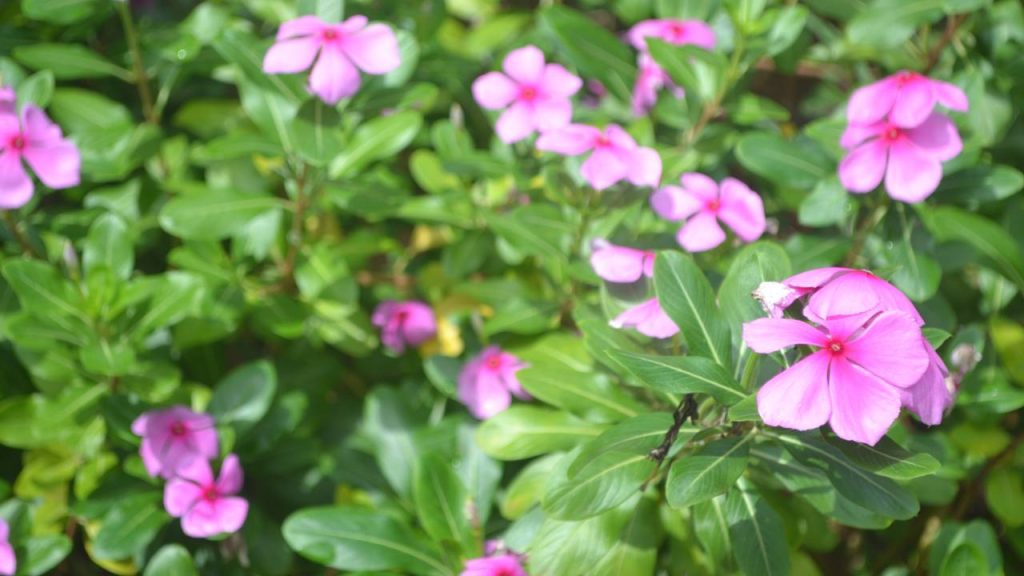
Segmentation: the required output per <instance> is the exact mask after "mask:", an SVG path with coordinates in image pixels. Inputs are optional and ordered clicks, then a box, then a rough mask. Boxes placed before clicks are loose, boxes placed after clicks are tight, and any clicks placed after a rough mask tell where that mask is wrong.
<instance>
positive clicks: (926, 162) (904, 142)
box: [839, 113, 963, 204]
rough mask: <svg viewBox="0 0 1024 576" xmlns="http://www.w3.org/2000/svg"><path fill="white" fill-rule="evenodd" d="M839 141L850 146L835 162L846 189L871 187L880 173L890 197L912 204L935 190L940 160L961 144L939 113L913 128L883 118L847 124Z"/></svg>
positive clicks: (953, 153) (878, 181) (939, 177)
mask: <svg viewBox="0 0 1024 576" xmlns="http://www.w3.org/2000/svg"><path fill="white" fill-rule="evenodd" d="M840 144H841V145H842V146H843V147H844V148H846V149H847V150H850V153H849V154H847V155H846V158H843V161H842V162H841V163H840V164H839V180H840V182H842V184H843V186H844V187H845V188H846V189H847V190H849V191H851V192H857V193H864V192H870V191H872V190H874V189H875V188H876V187H877V186H878V185H879V184H881V182H882V179H883V177H884V179H885V189H886V191H887V192H888V193H889V196H891V197H892V198H894V199H896V200H899V201H901V202H907V203H911V204H913V203H917V202H921V201H922V200H924V199H925V198H927V197H928V196H931V194H932V192H935V189H936V188H938V186H939V182H940V181H941V180H942V163H943V162H946V161H947V160H950V159H952V158H953V157H955V156H956V155H957V154H959V153H960V151H961V150H962V149H963V143H962V142H961V141H960V133H959V132H957V129H956V125H955V124H953V122H952V121H950V119H949V118H946V117H945V116H943V115H941V114H937V113H936V114H932V115H931V116H928V117H927V119H925V120H924V121H923V122H922V123H921V124H919V125H918V126H916V127H914V128H900V127H899V126H897V125H896V124H893V123H891V122H888V121H884V120H882V121H879V122H876V123H874V124H869V125H863V124H850V125H849V126H847V127H846V131H844V132H843V136H842V139H841V140H840Z"/></svg>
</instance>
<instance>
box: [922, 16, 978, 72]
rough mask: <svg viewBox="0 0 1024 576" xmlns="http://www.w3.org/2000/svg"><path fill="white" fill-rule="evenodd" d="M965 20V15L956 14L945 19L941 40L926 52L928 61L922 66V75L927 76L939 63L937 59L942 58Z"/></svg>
mask: <svg viewBox="0 0 1024 576" xmlns="http://www.w3.org/2000/svg"><path fill="white" fill-rule="evenodd" d="M965 20H967V15H966V14H956V15H954V16H950V17H949V18H947V19H946V31H945V32H943V33H942V38H939V41H938V42H937V43H936V44H935V46H932V48H931V50H929V51H928V59H927V60H926V62H925V65H924V73H925V74H927V73H929V72H931V71H932V69H933V68H935V65H936V64H938V63H939V58H941V57H942V51H943V50H945V49H946V46H949V43H950V42H952V41H953V37H954V36H956V31H957V29H958V28H960V25H961V24H963V23H964V21H965Z"/></svg>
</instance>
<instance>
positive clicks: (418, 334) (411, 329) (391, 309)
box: [372, 300, 437, 354]
mask: <svg viewBox="0 0 1024 576" xmlns="http://www.w3.org/2000/svg"><path fill="white" fill-rule="evenodd" d="M372 320H373V325H374V326H376V327H377V328H379V329H380V339H381V342H383V343H384V345H385V346H387V347H388V348H389V349H391V351H392V352H394V353H395V354H401V353H403V352H405V348H406V346H419V345H420V344H423V343H424V342H426V341H427V340H430V339H431V338H433V337H434V335H435V334H437V320H436V319H435V318H434V311H433V310H431V309H430V306H427V305H426V304H425V303H423V302H419V301H416V300H408V301H405V302H396V301H394V300H387V301H384V302H381V303H380V304H378V305H377V309H376V310H374V311H373V318H372Z"/></svg>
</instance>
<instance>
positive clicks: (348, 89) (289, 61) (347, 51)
mask: <svg viewBox="0 0 1024 576" xmlns="http://www.w3.org/2000/svg"><path fill="white" fill-rule="evenodd" d="M366 23H367V19H366V17H365V16H352V17H351V18H349V19H348V20H345V21H344V22H342V23H341V24H327V23H326V22H324V21H323V20H321V19H319V18H317V17H316V16H300V17H298V18H296V19H294V20H289V21H287V22H285V23H284V24H282V25H281V28H280V29H279V30H278V31H277V41H276V42H275V43H274V45H273V46H271V47H270V50H268V51H267V54H266V56H264V58H263V71H264V72H266V73H267V74H294V73H297V72H302V71H303V70H306V69H307V68H309V67H310V66H313V61H314V60H316V65H315V66H313V72H312V73H311V74H310V75H309V88H310V90H311V91H312V92H313V93H314V94H316V95H317V96H319V97H320V99H321V100H323V101H324V102H326V103H327V104H331V105H333V104H337V103H338V102H339V101H340V100H341V99H342V98H347V97H349V96H351V95H353V94H355V93H356V91H357V90H359V84H360V78H359V71H360V70H362V71H363V72H365V73H366V74H387V73H388V72H391V71H392V70H394V69H396V68H398V66H399V65H400V64H401V56H400V53H399V50H398V40H397V39H396V38H395V33H394V32H392V31H391V28H388V27H387V26H385V25H384V24H370V25H369V26H367V25H366ZM317 54H319V56H320V57H319V58H317Z"/></svg>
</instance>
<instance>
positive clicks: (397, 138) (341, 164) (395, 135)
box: [330, 110, 423, 178]
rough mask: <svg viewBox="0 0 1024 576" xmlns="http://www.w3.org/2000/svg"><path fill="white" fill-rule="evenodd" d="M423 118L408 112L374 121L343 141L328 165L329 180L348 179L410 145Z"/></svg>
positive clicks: (416, 113) (415, 113) (362, 126)
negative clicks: (367, 166) (330, 178)
mask: <svg viewBox="0 0 1024 576" xmlns="http://www.w3.org/2000/svg"><path fill="white" fill-rule="evenodd" d="M422 125H423V117H422V116H421V115H420V114H419V113H418V112H412V111H409V110H406V111H403V112H398V113H396V114H392V115H390V116H381V117H379V118H374V119H373V120H370V121H369V122H367V123H365V124H363V125H361V126H360V127H359V128H358V129H357V130H356V131H355V134H353V135H352V136H351V137H350V138H347V139H346V144H345V147H344V149H343V151H342V152H341V153H340V154H338V155H337V157H336V158H335V159H334V161H332V162H331V168H330V173H331V177H332V178H344V177H346V176H352V175H354V174H355V173H356V172H358V171H359V170H360V169H362V168H363V167H365V166H366V165H367V164H369V163H371V162H374V161H377V160H383V159H385V158H390V157H392V156H394V155H395V154H398V153H399V152H401V151H402V150H403V149H404V148H405V147H406V146H408V145H409V143H410V142H412V139H413V138H415V137H416V134H418V133H419V131H420V127H421V126H422Z"/></svg>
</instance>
